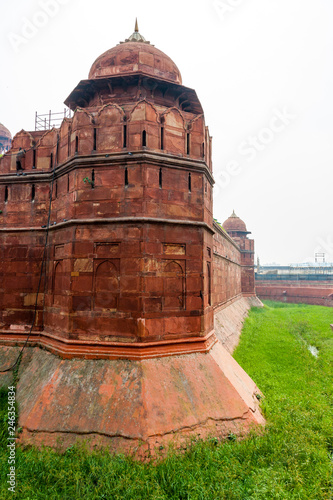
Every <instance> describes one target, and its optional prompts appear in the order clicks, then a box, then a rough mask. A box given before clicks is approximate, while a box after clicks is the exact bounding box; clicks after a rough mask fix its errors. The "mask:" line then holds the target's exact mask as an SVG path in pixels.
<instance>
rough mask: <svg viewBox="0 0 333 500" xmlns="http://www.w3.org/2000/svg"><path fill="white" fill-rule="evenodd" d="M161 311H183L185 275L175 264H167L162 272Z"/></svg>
mask: <svg viewBox="0 0 333 500" xmlns="http://www.w3.org/2000/svg"><path fill="white" fill-rule="evenodd" d="M163 309H164V310H172V311H181V310H183V309H185V273H184V270H183V268H182V266H181V265H180V264H179V263H178V262H176V261H171V262H168V263H167V264H166V265H165V267H164V272H163Z"/></svg>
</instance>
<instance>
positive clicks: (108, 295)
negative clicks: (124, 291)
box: [94, 260, 119, 311]
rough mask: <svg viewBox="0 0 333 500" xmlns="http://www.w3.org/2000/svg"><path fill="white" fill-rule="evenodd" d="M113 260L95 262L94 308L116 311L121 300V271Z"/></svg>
mask: <svg viewBox="0 0 333 500" xmlns="http://www.w3.org/2000/svg"><path fill="white" fill-rule="evenodd" d="M117 267H118V266H117V264H116V263H114V262H112V261H111V260H105V261H103V262H97V263H95V272H94V309H95V310H97V311H116V310H117V309H118V302H119V271H118V269H117Z"/></svg>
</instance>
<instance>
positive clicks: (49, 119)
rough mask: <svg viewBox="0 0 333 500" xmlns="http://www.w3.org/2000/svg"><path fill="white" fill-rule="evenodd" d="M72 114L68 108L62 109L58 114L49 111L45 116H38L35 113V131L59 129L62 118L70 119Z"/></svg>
mask: <svg viewBox="0 0 333 500" xmlns="http://www.w3.org/2000/svg"><path fill="white" fill-rule="evenodd" d="M71 117H72V112H71V110H70V109H69V108H64V111H62V112H60V113H52V111H51V110H50V111H49V112H48V113H46V114H42V115H39V114H38V113H37V111H36V115H35V131H38V130H50V129H51V128H53V127H54V128H59V127H60V125H61V123H62V121H63V119H64V118H71Z"/></svg>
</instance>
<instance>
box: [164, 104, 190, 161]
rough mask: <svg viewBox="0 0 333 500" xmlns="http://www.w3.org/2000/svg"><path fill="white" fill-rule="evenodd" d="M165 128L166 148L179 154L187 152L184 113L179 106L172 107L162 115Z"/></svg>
mask: <svg viewBox="0 0 333 500" xmlns="http://www.w3.org/2000/svg"><path fill="white" fill-rule="evenodd" d="M161 121H162V124H163V128H164V133H163V146H164V150H165V151H167V152H169V153H174V154H177V155H184V154H185V152H186V130H185V121H184V117H183V115H182V113H181V112H180V111H179V110H178V109H177V108H170V109H168V110H167V111H165V112H164V113H163V114H162V116H161Z"/></svg>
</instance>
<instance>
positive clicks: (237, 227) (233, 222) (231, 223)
mask: <svg viewBox="0 0 333 500" xmlns="http://www.w3.org/2000/svg"><path fill="white" fill-rule="evenodd" d="M222 226H223V229H225V230H226V231H227V232H228V233H230V232H233V231H239V232H242V233H243V232H244V233H247V232H248V231H247V229H246V225H245V222H243V221H242V219H240V218H239V217H237V215H236V214H235V211H233V212H232V214H231V215H230V217H229V219H227V220H226V221H225V222H224V223H223V224H222Z"/></svg>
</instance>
